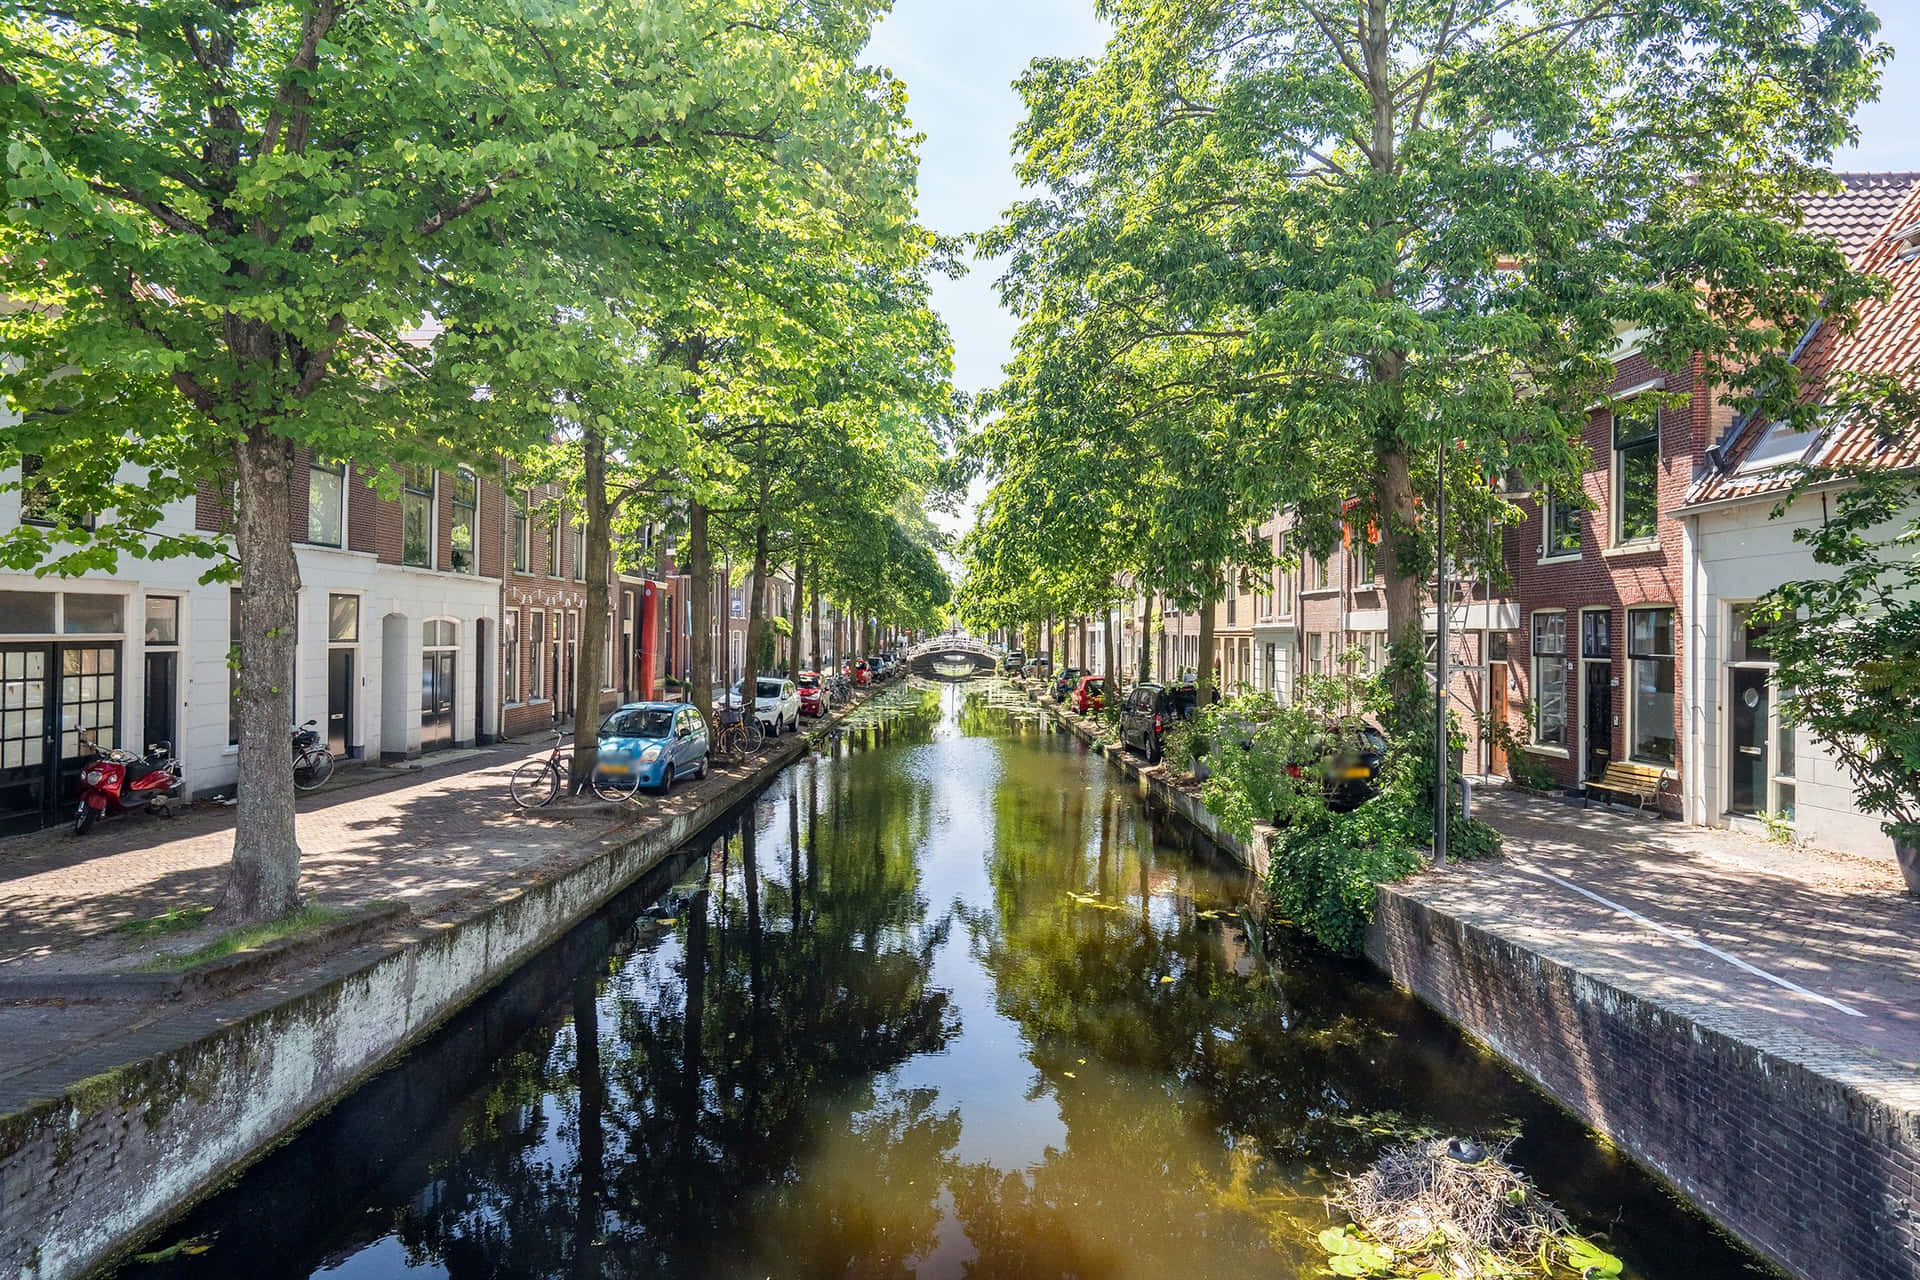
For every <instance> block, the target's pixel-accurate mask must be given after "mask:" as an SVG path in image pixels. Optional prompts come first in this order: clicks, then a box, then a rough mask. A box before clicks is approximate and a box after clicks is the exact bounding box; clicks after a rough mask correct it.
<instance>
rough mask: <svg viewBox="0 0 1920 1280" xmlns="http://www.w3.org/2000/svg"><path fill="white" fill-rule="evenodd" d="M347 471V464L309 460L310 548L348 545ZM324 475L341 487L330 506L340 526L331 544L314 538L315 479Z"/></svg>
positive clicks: (308, 537) (308, 532) (308, 520)
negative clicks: (330, 477)
mask: <svg viewBox="0 0 1920 1280" xmlns="http://www.w3.org/2000/svg"><path fill="white" fill-rule="evenodd" d="M347 471H348V467H347V464H346V463H344V462H336V463H333V464H331V465H329V464H328V463H325V462H322V461H321V460H320V459H318V458H309V459H308V460H307V545H308V546H314V547H334V548H343V547H345V546H346V545H347ZM323 475H325V476H332V477H333V479H334V481H335V483H336V484H337V485H338V486H339V488H338V490H337V492H336V493H335V494H334V495H333V501H332V503H331V504H330V505H331V506H332V507H333V513H334V515H335V517H336V518H337V520H338V524H337V525H336V528H337V530H338V535H337V536H336V537H335V538H334V540H333V541H331V542H329V541H327V540H326V539H325V538H316V537H315V536H314V528H313V517H314V501H313V482H314V479H315V477H317V476H323Z"/></svg>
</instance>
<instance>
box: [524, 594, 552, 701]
mask: <svg viewBox="0 0 1920 1280" xmlns="http://www.w3.org/2000/svg"><path fill="white" fill-rule="evenodd" d="M546 696H547V615H546V614H544V613H541V612H540V611H539V610H538V609H536V610H534V611H533V613H531V614H529V615H528V619H527V700H528V701H529V702H537V701H539V700H540V699H541V698H544V697H546Z"/></svg>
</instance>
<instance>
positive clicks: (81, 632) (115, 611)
mask: <svg viewBox="0 0 1920 1280" xmlns="http://www.w3.org/2000/svg"><path fill="white" fill-rule="evenodd" d="M60 599H61V601H62V604H63V607H62V609H61V616H60V631H61V633H62V634H63V635H69V636H113V635H119V634H120V627H121V619H122V618H123V617H124V616H125V606H126V601H125V600H124V599H122V598H121V597H119V596H95V595H79V594H76V593H74V592H72V591H63V592H61V593H60Z"/></svg>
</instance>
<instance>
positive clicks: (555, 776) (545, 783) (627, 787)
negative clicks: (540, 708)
mask: <svg viewBox="0 0 1920 1280" xmlns="http://www.w3.org/2000/svg"><path fill="white" fill-rule="evenodd" d="M568 736H569V735H568V734H567V733H566V732H565V731H564V730H560V729H556V730H554V732H553V750H551V751H549V752H548V753H547V754H546V755H545V756H543V757H541V758H540V759H537V760H529V761H527V762H526V763H524V764H522V765H521V766H520V767H519V768H518V769H515V770H514V771H513V781H512V783H511V784H510V790H511V791H512V792H513V802H514V803H515V804H517V805H519V806H520V807H521V808H522V809H541V808H545V807H546V806H547V805H550V804H552V803H553V802H554V801H555V800H557V799H559V798H560V796H561V794H562V793H563V792H568V791H571V790H573V756H572V753H571V752H562V751H561V750H560V746H561V744H562V743H564V742H566V741H567V739H568ZM592 786H593V794H594V795H596V796H599V797H600V798H601V799H602V800H606V801H609V802H612V803H615V804H617V803H619V802H620V801H622V800H630V799H632V798H633V797H634V796H635V795H636V794H637V793H638V792H639V789H640V777H639V775H638V774H635V773H628V774H625V775H621V774H602V773H601V772H600V771H599V770H598V769H596V770H594V775H593V778H592Z"/></svg>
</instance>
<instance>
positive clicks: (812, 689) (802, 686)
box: [793, 671, 827, 716]
mask: <svg viewBox="0 0 1920 1280" xmlns="http://www.w3.org/2000/svg"><path fill="white" fill-rule="evenodd" d="M793 688H794V691H795V692H796V693H798V694H799V695H800V714H801V715H803V716H818V715H825V714H826V710H827V702H826V699H825V697H823V696H822V690H821V687H820V673H819V672H818V671H802V672H801V673H800V674H799V675H797V676H795V677H794V678H793Z"/></svg>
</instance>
